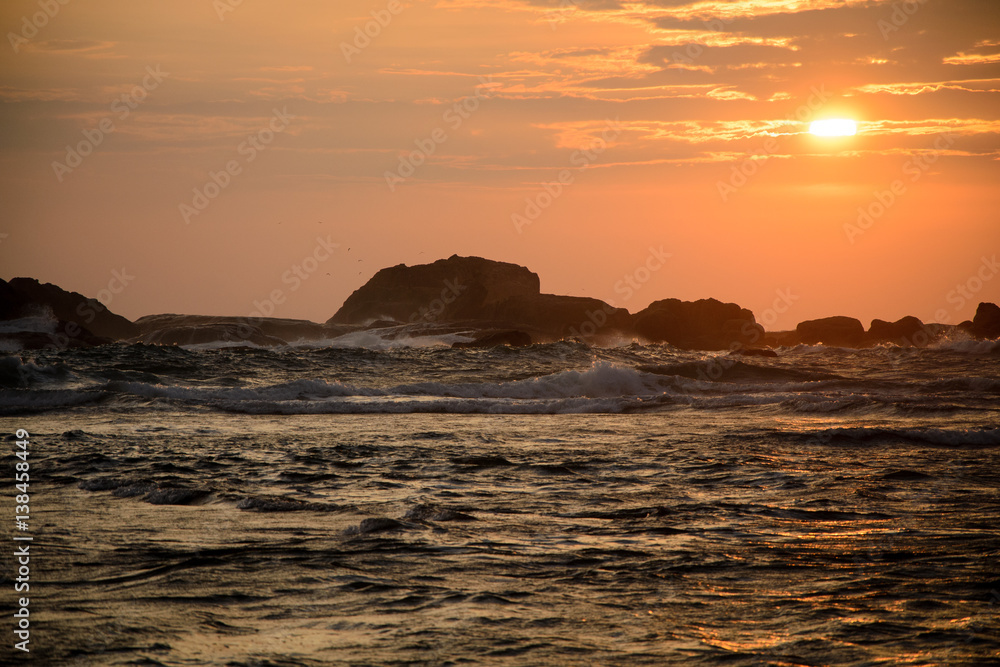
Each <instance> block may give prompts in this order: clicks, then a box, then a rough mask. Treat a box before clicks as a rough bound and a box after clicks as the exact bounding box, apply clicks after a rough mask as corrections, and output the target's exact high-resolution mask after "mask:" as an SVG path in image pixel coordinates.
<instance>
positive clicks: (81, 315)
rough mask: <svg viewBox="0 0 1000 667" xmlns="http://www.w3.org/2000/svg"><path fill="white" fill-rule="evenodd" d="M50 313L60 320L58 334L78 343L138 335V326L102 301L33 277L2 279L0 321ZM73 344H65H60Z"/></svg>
mask: <svg viewBox="0 0 1000 667" xmlns="http://www.w3.org/2000/svg"><path fill="white" fill-rule="evenodd" d="M45 315H50V316H51V317H52V318H54V319H56V320H57V321H58V322H59V326H58V328H57V330H56V332H55V334H56V335H57V336H60V337H64V338H67V339H75V340H76V342H77V343H79V344H87V343H86V341H87V340H88V339H89V340H96V339H112V340H122V339H125V338H130V337H132V336H135V335H137V334H138V329H137V328H136V326H135V325H134V324H133V323H132V322H130V321H129V320H127V319H125V318H124V317H122V316H120V315H115V314H114V313H112V312H111V311H110V310H108V309H107V308H106V307H105V306H104V305H103V304H102V303H101V302H100V301H98V300H96V299H88V298H87V297H85V296H83V295H82V294H78V293H77V292H68V291H66V290H64V289H62V288H61V287H58V286H56V285H53V284H51V283H40V282H38V281H37V280H35V279H33V278H13V279H12V280H10V282H7V281H4V280H0V320H14V319H20V318H26V317H33V316H45ZM69 345H74V343H66V344H64V345H61V347H67V346H69Z"/></svg>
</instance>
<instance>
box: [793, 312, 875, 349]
mask: <svg viewBox="0 0 1000 667" xmlns="http://www.w3.org/2000/svg"><path fill="white" fill-rule="evenodd" d="M795 331H796V333H797V334H798V337H799V342H800V343H803V344H805V345H834V346H838V347H858V346H859V345H861V343H862V342H863V341H864V337H865V328H864V326H863V325H862V324H861V321H860V320H857V319H855V318H853V317H843V316H836V317H824V318H823V319H819V320H807V321H805V322H799V325H798V326H797V327H795Z"/></svg>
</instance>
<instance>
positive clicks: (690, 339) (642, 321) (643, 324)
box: [632, 299, 764, 350]
mask: <svg viewBox="0 0 1000 667" xmlns="http://www.w3.org/2000/svg"><path fill="white" fill-rule="evenodd" d="M632 327H633V329H634V331H635V332H636V333H637V334H638V335H639V336H641V337H642V338H645V339H646V340H648V341H651V342H655V343H670V344H671V345H674V346H675V347H680V348H684V349H692V350H722V349H725V348H728V347H732V346H733V345H739V346H748V345H755V344H758V343H760V342H761V341H762V340H763V337H764V329H763V327H761V326H760V325H759V324H757V323H756V320H755V319H754V316H753V313H752V312H750V311H749V310H747V309H746V308H740V307H739V306H738V305H736V304H735V303H722V302H721V301H717V300H716V299H700V300H698V301H680V300H679V299H664V300H662V301H655V302H653V303H651V304H650V305H649V307H648V308H646V309H644V310H641V311H639V312H638V313H636V315H635V316H634V317H633V318H632Z"/></svg>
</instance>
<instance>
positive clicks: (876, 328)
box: [865, 316, 932, 347]
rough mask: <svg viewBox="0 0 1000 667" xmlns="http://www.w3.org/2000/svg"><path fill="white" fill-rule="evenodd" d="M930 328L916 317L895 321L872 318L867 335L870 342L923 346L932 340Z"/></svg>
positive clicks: (866, 339) (867, 340) (866, 338)
mask: <svg viewBox="0 0 1000 667" xmlns="http://www.w3.org/2000/svg"><path fill="white" fill-rule="evenodd" d="M931 340H932V336H931V332H930V330H929V328H928V327H927V325H925V324H924V323H923V322H921V321H920V320H919V319H917V318H916V317H912V316H907V317H904V318H902V319H899V320H896V321H895V322H886V321H885V320H872V325H871V326H870V327H868V333H867V334H866V335H865V342H867V343H869V344H878V343H894V344H896V345H916V346H918V347H923V346H924V345H927V344H928V343H929V342H931Z"/></svg>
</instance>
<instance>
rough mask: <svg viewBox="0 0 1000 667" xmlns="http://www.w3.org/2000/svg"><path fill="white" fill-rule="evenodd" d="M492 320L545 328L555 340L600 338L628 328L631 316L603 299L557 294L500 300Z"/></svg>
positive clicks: (543, 329)
mask: <svg viewBox="0 0 1000 667" xmlns="http://www.w3.org/2000/svg"><path fill="white" fill-rule="evenodd" d="M491 314H492V319H494V320H499V321H503V322H510V323H512V324H515V325H517V326H521V327H531V328H534V329H538V330H540V331H544V332H546V333H547V334H549V335H550V336H551V337H553V338H555V339H560V338H582V339H589V338H595V337H596V338H600V337H602V336H613V335H616V334H618V333H620V332H626V331H628V330H629V324H630V321H629V320H630V317H631V316H630V315H629V312H628V311H627V310H625V309H624V308H614V307H612V306H610V305H609V304H607V303H605V302H603V301H601V300H600V299H591V298H588V297H579V296H560V295H557V294H533V295H526V296H516V297H511V298H509V299H505V300H504V301H502V302H500V303H498V304H497V305H496V307H495V308H494V309H493V310H492V311H491Z"/></svg>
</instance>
